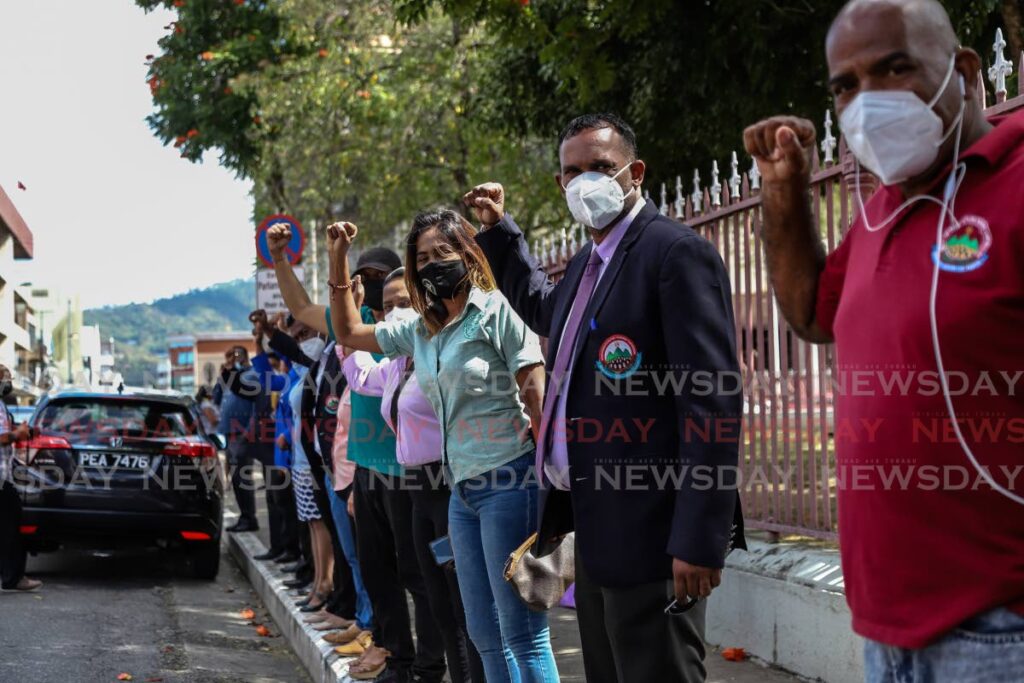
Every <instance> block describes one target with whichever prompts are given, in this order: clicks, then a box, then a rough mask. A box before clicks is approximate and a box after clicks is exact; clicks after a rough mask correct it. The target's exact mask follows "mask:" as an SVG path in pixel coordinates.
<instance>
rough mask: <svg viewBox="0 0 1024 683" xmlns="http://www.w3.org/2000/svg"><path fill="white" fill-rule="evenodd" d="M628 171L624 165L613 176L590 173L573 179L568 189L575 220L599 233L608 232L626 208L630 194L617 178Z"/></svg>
mask: <svg viewBox="0 0 1024 683" xmlns="http://www.w3.org/2000/svg"><path fill="white" fill-rule="evenodd" d="M627 168H629V166H623V167H622V168H621V169H620V170H619V172H618V173H616V174H615V175H612V176H609V175H605V174H604V173H599V172H597V171H587V172H586V173H581V174H579V175H578V176H576V177H575V178H573V179H572V181H570V182H569V184H568V185H566V186H565V188H564V189H565V201H566V202H567V203H568V204H569V211H570V212H571V213H572V217H573V218H575V219H576V220H577V221H579V222H580V223H582V224H583V225H585V226H587V227H588V228H593V229H595V230H604V229H605V228H606V227H607V226H608V225H609V224H610V223H611V222H612V221H614V220H615V219H616V218H618V217H619V214H621V213H622V209H623V208H624V207H625V205H626V195H625V194H623V192H622V188H621V187H620V186H619V184H618V183H617V182H615V179H616V178H618V177H619V176H620V175H622V172H623V171H625V170H626V169H627ZM630 192H632V190H630Z"/></svg>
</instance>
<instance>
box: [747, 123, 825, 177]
mask: <svg viewBox="0 0 1024 683" xmlns="http://www.w3.org/2000/svg"><path fill="white" fill-rule="evenodd" d="M815 138H816V134H815V131H814V124H813V123H811V122H810V121H808V120H807V119H800V118H797V117H795V116H773V117H772V118H770V119H765V120H764V121H760V122H758V123H755V124H754V125H753V126H750V127H749V128H747V129H746V130H745V131H743V146H744V147H746V149H747V153H748V154H750V155H751V156H752V157H754V160H755V161H756V162H757V169H758V171H760V173H761V178H762V181H763V183H764V184H766V185H770V184H773V183H790V182H798V183H801V184H807V183H808V182H809V181H810V176H811V160H812V158H813V156H812V155H813V154H814V153H815V146H814V142H815Z"/></svg>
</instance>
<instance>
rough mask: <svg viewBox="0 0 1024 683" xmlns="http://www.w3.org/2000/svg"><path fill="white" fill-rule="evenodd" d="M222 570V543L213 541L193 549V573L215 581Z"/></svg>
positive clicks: (200, 577) (201, 577)
mask: <svg viewBox="0 0 1024 683" xmlns="http://www.w3.org/2000/svg"><path fill="white" fill-rule="evenodd" d="M218 571H220V543H216V542H211V543H206V544H204V545H203V547H202V548H197V549H195V550H193V551H192V575H193V576H195V577H196V578H197V579H204V580H206V581H213V580H214V579H216V578H217V572H218Z"/></svg>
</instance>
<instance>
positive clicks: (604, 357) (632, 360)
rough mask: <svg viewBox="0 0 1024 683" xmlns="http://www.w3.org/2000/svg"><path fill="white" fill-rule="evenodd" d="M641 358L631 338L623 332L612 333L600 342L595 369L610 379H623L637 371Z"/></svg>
mask: <svg viewBox="0 0 1024 683" xmlns="http://www.w3.org/2000/svg"><path fill="white" fill-rule="evenodd" d="M642 358H643V354H642V353H640V351H639V350H638V349H637V348H636V344H635V343H633V340H632V339H630V338H629V337H627V336H626V335H624V334H613V335H612V336H610V337H608V338H607V339H605V340H604V342H602V344H601V349H600V350H599V351H598V353H597V369H598V370H600V371H601V372H602V373H603V374H604V375H605V376H606V377H610V378H611V379H625V378H626V377H629V376H630V375H632V374H633V373H634V372H636V371H637V369H638V368H639V367H640V361H641V359H642Z"/></svg>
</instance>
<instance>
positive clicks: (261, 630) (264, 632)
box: [256, 624, 270, 638]
mask: <svg viewBox="0 0 1024 683" xmlns="http://www.w3.org/2000/svg"><path fill="white" fill-rule="evenodd" d="M256 633H257V634H258V635H261V636H263V637H264V638H269V637H270V629H269V628H267V627H266V626H264V625H263V624H260V625H259V626H257V627H256Z"/></svg>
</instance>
